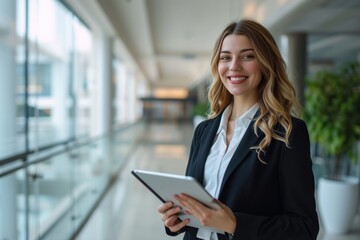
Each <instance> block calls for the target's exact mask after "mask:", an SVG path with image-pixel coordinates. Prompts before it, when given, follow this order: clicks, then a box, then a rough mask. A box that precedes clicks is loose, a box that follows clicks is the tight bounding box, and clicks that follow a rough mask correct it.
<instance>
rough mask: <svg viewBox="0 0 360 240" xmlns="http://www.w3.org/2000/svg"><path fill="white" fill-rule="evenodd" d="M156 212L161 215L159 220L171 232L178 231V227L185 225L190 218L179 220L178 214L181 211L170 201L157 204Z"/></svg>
mask: <svg viewBox="0 0 360 240" xmlns="http://www.w3.org/2000/svg"><path fill="white" fill-rule="evenodd" d="M158 212H159V213H160V215H161V220H162V221H163V222H164V225H165V226H166V227H167V228H169V229H170V231H171V232H178V231H180V229H182V228H183V227H185V226H186V225H187V224H188V223H189V222H190V220H189V219H185V220H183V221H182V220H181V219H180V218H179V217H178V214H179V213H180V212H181V207H179V206H174V204H173V203H172V202H166V203H164V204H162V205H160V206H159V208H158Z"/></svg>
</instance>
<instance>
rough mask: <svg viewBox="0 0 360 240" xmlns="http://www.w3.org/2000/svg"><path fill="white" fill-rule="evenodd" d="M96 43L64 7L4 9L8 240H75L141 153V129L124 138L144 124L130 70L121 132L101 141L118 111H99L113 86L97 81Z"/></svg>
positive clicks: (45, 4) (17, 0)
mask: <svg viewBox="0 0 360 240" xmlns="http://www.w3.org/2000/svg"><path fill="white" fill-rule="evenodd" d="M96 34H98V35H95V34H94V33H93V32H92V30H91V29H90V27H88V26H87V24H85V23H84V22H83V21H82V20H81V19H80V18H79V16H77V15H76V14H75V12H74V11H73V9H71V7H69V6H68V5H64V4H63V1H59V0H1V1H0V84H1V87H0V102H1V104H2V105H1V106H2V107H1V108H0V116H1V118H0V213H1V214H0V239H11V240H12V239H14V240H16V239H18V240H31V239H51V240H52V239H68V238H69V237H70V236H72V235H73V234H74V232H76V231H77V229H78V228H79V227H80V225H81V224H83V222H84V221H85V220H86V218H87V217H88V215H89V213H90V212H91V209H92V208H93V207H94V206H95V205H96V203H97V201H99V199H100V198H101V195H102V194H103V193H104V192H105V191H106V188H107V186H108V184H109V183H110V180H111V177H112V176H113V175H114V174H117V171H118V170H119V169H120V167H121V166H122V164H123V163H124V162H125V158H126V156H128V154H129V152H131V151H132V149H133V147H134V146H135V145H136V142H137V138H138V137H139V136H140V134H141V132H142V130H141V129H142V128H141V126H140V128H137V127H136V129H134V128H132V127H128V128H126V129H125V130H121V129H119V126H121V125H124V124H129V123H134V122H135V120H136V119H137V118H138V117H139V115H137V114H136V113H135V110H134V108H139V106H138V105H137V104H139V103H138V101H137V100H136V82H137V81H136V80H137V79H136V78H135V74H134V72H133V71H130V70H129V69H128V67H127V66H126V64H125V63H124V62H122V63H121V64H114V66H113V71H112V72H113V74H114V75H113V76H112V78H113V80H114V81H113V84H114V88H113V89H112V91H114V96H116V97H114V99H112V103H113V105H114V106H113V107H112V109H111V110H110V111H114V113H116V114H113V113H111V114H110V116H113V119H112V124H113V125H114V127H116V129H117V130H119V131H117V133H116V134H109V135H108V136H93V134H91V133H92V132H93V129H94V128H96V126H94V125H96V124H98V122H99V121H101V118H99V115H101V114H99V109H103V108H105V107H109V106H99V107H98V108H94V106H93V105H94V101H97V100H98V99H101V97H102V96H101V94H105V95H106V94H107V93H102V92H100V90H99V86H100V85H101V84H110V79H99V77H97V76H96V74H95V73H96V72H99V71H100V70H99V68H101V67H103V66H97V65H98V64H94V63H93V62H94V59H93V56H94V51H95V50H96V49H101V47H97V48H95V47H94V44H95V42H96V41H95V40H94V39H96V38H98V39H99V38H102V37H103V36H99V34H102V33H99V32H97V33H96ZM94 49H95V50H94ZM108 55H109V59H111V58H112V56H115V55H116V54H114V53H109V54H108ZM111 60H112V59H111ZM111 60H110V61H111ZM114 62H115V61H114ZM100 65H101V64H100ZM109 76H111V75H110V74H109ZM106 81H109V83H107V82H106ZM140 82H141V81H140ZM99 96H100V97H99ZM94 99H95V100H94ZM95 105H98V104H97V103H96V104H95ZM96 111H98V112H96ZM100 113H101V112H100ZM94 119H95V120H94Z"/></svg>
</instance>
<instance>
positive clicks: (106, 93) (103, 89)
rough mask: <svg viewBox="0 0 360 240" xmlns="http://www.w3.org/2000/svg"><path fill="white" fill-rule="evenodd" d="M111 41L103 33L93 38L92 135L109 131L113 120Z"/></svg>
mask: <svg viewBox="0 0 360 240" xmlns="http://www.w3.org/2000/svg"><path fill="white" fill-rule="evenodd" d="M112 42H113V41H112V39H111V38H110V37H109V36H106V35H105V34H104V33H102V32H100V33H97V36H96V38H95V44H94V45H95V46H97V51H96V53H95V54H96V58H95V59H96V62H95V67H96V76H95V78H96V80H95V81H96V82H95V88H94V92H93V93H94V96H93V99H94V102H93V106H94V108H93V109H94V112H93V114H94V116H93V118H94V122H93V127H92V135H102V134H105V133H108V132H110V131H111V125H112V119H113V115H114V112H113V107H112V103H113V99H114V96H113V91H112V90H111V86H112V84H111V82H112V49H113V47H112V45H113V44H112Z"/></svg>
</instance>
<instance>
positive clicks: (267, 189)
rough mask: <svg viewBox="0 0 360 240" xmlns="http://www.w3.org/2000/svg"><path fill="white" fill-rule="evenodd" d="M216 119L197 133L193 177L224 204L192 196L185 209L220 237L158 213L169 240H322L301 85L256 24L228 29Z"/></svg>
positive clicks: (216, 59)
mask: <svg viewBox="0 0 360 240" xmlns="http://www.w3.org/2000/svg"><path fill="white" fill-rule="evenodd" d="M211 67H212V74H213V78H214V81H213V83H212V85H211V86H210V89H209V94H208V98H209V101H210V107H211V112H210V115H209V119H208V120H206V121H204V122H202V123H201V124H199V125H198V127H197V128H196V130H195V132H194V136H193V140H192V145H191V150H190V157H189V162H188V166H187V169H186V175H189V176H193V177H195V178H196V179H197V180H198V181H199V182H200V183H202V184H203V186H204V187H205V189H206V190H207V191H208V192H209V193H210V194H212V195H213V196H214V197H215V198H216V199H218V200H217V201H218V203H219V204H220V206H221V209H219V210H213V209H210V208H207V207H205V206H204V205H202V204H201V203H200V202H198V201H196V200H195V199H193V198H191V197H190V196H187V195H185V194H179V195H177V196H176V197H177V200H178V201H179V202H180V203H181V207H182V208H185V209H187V211H188V212H189V213H190V214H192V215H193V216H195V217H196V218H197V219H199V221H200V222H201V223H202V224H203V225H204V226H208V227H214V228H217V229H220V230H222V231H224V233H225V234H216V233H214V232H209V231H208V230H204V229H196V228H193V227H189V226H187V224H188V223H189V221H188V220H187V219H185V220H184V221H181V220H179V218H178V217H177V214H178V213H179V212H180V210H181V209H180V207H177V206H174V205H173V203H171V202H168V203H165V204H163V205H162V206H160V207H159V209H158V211H159V213H160V214H161V216H162V220H163V221H164V224H165V227H166V231H167V233H168V234H169V235H177V234H179V233H182V232H185V236H184V239H186V240H193V239H219V240H223V239H240V240H242V239H245V240H250V239H266V240H295V239H299V240H307V239H316V237H317V234H318V230H319V225H318V217H317V213H316V206H315V200H314V177H313V173H312V161H311V158H310V143H309V137H308V131H307V128H306V125H305V123H304V122H303V121H302V120H300V119H299V118H296V117H295V116H293V115H295V111H294V109H295V107H296V106H297V100H296V94H295V90H294V87H293V86H292V85H291V83H290V81H289V79H288V77H287V75H286V66H285V63H284V60H283V59H282V57H281V54H280V52H279V49H278V47H277V45H276V43H275V41H274V39H273V37H272V35H271V34H270V32H269V31H268V30H267V29H266V28H264V27H263V26H262V25H260V24H259V23H257V22H255V21H252V20H242V21H239V22H233V23H231V24H230V25H228V26H227V27H226V28H225V29H224V31H223V32H222V33H221V35H220V36H219V38H218V40H217V42H216V44H215V48H214V53H213V56H212V61H211Z"/></svg>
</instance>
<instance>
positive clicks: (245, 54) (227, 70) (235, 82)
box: [218, 34, 261, 99]
mask: <svg viewBox="0 0 360 240" xmlns="http://www.w3.org/2000/svg"><path fill="white" fill-rule="evenodd" d="M218 72H219V75H220V78H221V81H222V83H223V84H224V86H225V87H226V89H227V90H228V91H229V92H230V93H231V94H232V95H233V96H234V97H236V96H244V97H247V98H248V97H250V98H252V99H255V98H256V97H257V87H258V85H259V83H260V81H261V72H260V69H259V66H258V62H257V60H256V58H255V52H254V48H253V46H252V44H251V42H250V41H249V39H248V38H247V37H246V36H244V35H235V34H232V35H228V36H226V37H225V39H224V41H223V43H222V46H221V51H220V59H219V63H218Z"/></svg>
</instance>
